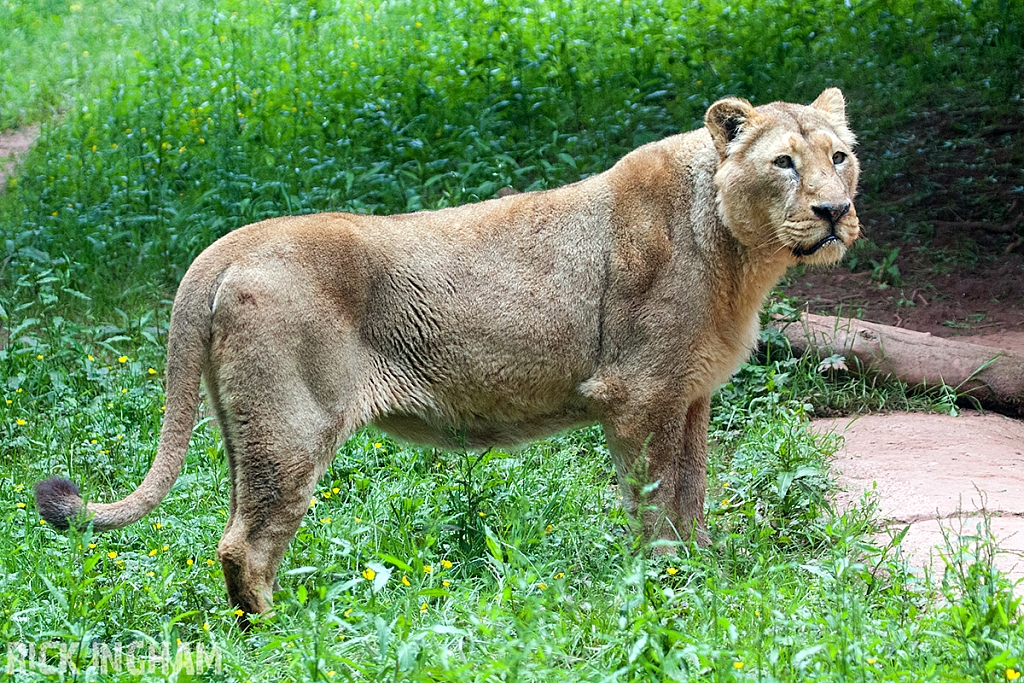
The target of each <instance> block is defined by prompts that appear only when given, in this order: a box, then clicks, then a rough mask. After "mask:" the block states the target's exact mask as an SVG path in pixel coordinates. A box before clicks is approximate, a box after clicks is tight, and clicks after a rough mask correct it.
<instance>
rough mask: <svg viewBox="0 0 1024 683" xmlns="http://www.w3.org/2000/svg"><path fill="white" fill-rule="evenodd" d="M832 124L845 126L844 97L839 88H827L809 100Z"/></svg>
mask: <svg viewBox="0 0 1024 683" xmlns="http://www.w3.org/2000/svg"><path fill="white" fill-rule="evenodd" d="M811 106H812V107H814V108H815V109H817V110H818V111H820V112H822V113H823V114H825V117H826V118H827V119H828V120H829V122H831V123H832V125H834V126H846V98H845V97H843V91H842V90H840V89H839V88H827V89H826V90H825V91H824V92H822V93H821V94H820V95H818V99H816V100H814V101H813V102H811Z"/></svg>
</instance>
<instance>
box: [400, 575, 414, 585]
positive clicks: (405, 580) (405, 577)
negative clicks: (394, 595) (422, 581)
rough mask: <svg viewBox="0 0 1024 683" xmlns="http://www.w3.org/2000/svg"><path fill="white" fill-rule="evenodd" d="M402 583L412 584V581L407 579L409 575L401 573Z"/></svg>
mask: <svg viewBox="0 0 1024 683" xmlns="http://www.w3.org/2000/svg"><path fill="white" fill-rule="evenodd" d="M402 585H403V586H411V585H412V582H410V581H409V577H408V576H405V575H404V574H403V575H402Z"/></svg>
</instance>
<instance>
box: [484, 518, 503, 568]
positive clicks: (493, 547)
mask: <svg viewBox="0 0 1024 683" xmlns="http://www.w3.org/2000/svg"><path fill="white" fill-rule="evenodd" d="M484 541H485V542H486V543H487V550H489V551H490V553H491V557H493V558H494V559H495V560H497V562H498V564H504V563H505V553H504V552H503V551H502V549H501V544H500V541H498V539H497V537H495V535H494V532H493V531H491V528H490V527H489V526H487V525H486V524H485V525H484Z"/></svg>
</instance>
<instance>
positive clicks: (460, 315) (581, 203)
mask: <svg viewBox="0 0 1024 683" xmlns="http://www.w3.org/2000/svg"><path fill="white" fill-rule="evenodd" d="M853 144H854V139H853V136H852V134H851V133H850V131H849V129H848V128H847V125H846V119H845V113H844V105H843V99H842V94H841V93H840V92H839V91H838V90H835V89H831V90H826V91H825V92H824V93H823V94H822V95H821V97H819V98H818V100H816V101H815V103H814V104H812V105H810V106H799V105H793V104H785V103H773V104H769V105H765V106H762V107H758V108H753V107H751V105H750V104H749V103H747V102H746V101H745V100H738V99H727V100H722V101H719V102H716V103H715V104H714V105H712V106H711V107H710V108H709V110H708V112H707V117H706V127H705V128H702V129H700V130H697V131H694V132H691V133H687V134H684V135H677V136H674V137H670V138H667V139H665V140H662V141H660V142H656V143H652V144H649V145H645V146H643V147H641V148H639V149H637V150H635V151H634V152H632V153H631V154H629V155H627V156H626V157H625V158H623V159H622V160H621V161H620V162H619V163H618V164H616V165H615V166H614V167H613V168H611V169H610V170H608V171H607V172H605V173H602V174H600V175H596V176H593V177H591V178H588V179H587V180H584V181H581V182H579V183H576V184H573V185H569V186H566V187H562V188H559V189H555V190H550V191H547V192H533V193H526V194H512V195H509V196H506V197H504V198H500V199H495V200H491V201H485V202H481V203H479V204H474V205H470V206H462V207H458V208H451V209H445V210H442V211H434V212H422V213H417V214H411V215H401V216H391V217H377V216H357V215H348V214H340V213H334V214H330V213H328V214H319V215H312V216H301V217H291V218H280V219H274V220H268V221H264V222H262V223H257V224H255V225H250V226H247V227H245V228H241V229H239V230H236V231H235V232H233V233H231V234H229V235H227V236H225V237H223V238H222V239H220V240H218V241H217V242H216V243H214V244H213V245H211V246H210V247H209V248H208V249H207V250H206V251H204V252H203V253H202V254H201V255H200V256H199V257H198V258H197V259H196V260H195V262H194V263H193V264H192V266H191V268H189V270H188V273H187V274H186V275H185V278H184V279H183V280H182V282H181V286H180V288H179V290H178V295H177V297H176V299H175V302H174V309H173V314H172V318H171V327H170V334H169V345H168V362H167V412H166V415H167V417H166V421H165V423H164V428H163V433H162V435H161V441H160V447H159V450H158V453H157V456H156V460H155V462H154V463H153V467H152V469H151V470H150V472H149V474H148V475H147V476H146V478H145V480H144V481H143V483H142V484H141V485H140V486H139V488H138V489H137V490H136V491H135V492H134V493H132V494H131V495H130V496H128V497H127V498H126V499H124V500H122V501H120V502H118V503H113V504H110V505H97V504H90V505H88V507H87V512H88V513H89V514H91V515H92V521H93V524H94V525H95V526H96V528H98V529H108V528H114V527H120V526H124V525H125V524H129V523H131V522H133V521H135V520H138V519H140V518H142V517H143V516H144V515H146V514H148V513H149V512H150V511H151V510H152V509H153V508H154V507H155V506H156V505H157V504H158V502H159V501H160V500H161V499H162V498H163V497H164V496H165V495H166V493H167V491H168V490H169V489H170V487H171V485H172V484H173V482H174V480H175V479H176V477H177V476H178V473H179V471H180V469H181V464H182V460H183V458H184V455H185V451H186V449H187V445H188V441H189V436H190V434H191V429H192V423H193V418H194V414H195V409H196V405H197V403H198V400H199V394H198V388H199V380H200V374H202V375H203V377H204V378H205V382H206V386H207V389H208V392H209V395H210V399H211V402H212V404H213V406H214V409H215V411H216V414H217V418H218V420H219V422H220V425H221V428H222V430H223V432H224V438H225V442H226V449H227V453H228V457H229V463H230V469H231V482H232V485H231V504H230V508H231V510H230V516H229V521H228V524H227V529H226V530H225V532H224V537H223V539H222V540H221V542H220V545H219V547H218V555H219V557H220V560H221V562H222V563H223V566H224V575H225V579H226V581H227V586H228V592H229V594H230V598H231V600H232V602H233V603H234V604H236V605H238V606H239V607H241V608H242V609H243V610H245V611H247V612H262V611H264V610H266V609H268V606H269V601H270V598H271V592H272V586H273V585H274V577H275V573H276V571H277V567H278V564H279V563H280V561H281V557H282V555H283V553H284V551H285V547H286V545H287V543H288V541H289V540H290V539H291V538H292V536H293V535H294V533H295V531H296V529H297V528H298V525H299V522H300V520H301V519H302V516H303V515H304V514H305V513H306V510H307V507H308V504H309V500H310V497H311V496H312V495H313V493H314V490H315V487H316V484H317V481H318V480H319V478H320V476H321V475H322V474H323V472H324V471H325V469H326V468H327V466H328V464H329V463H330V461H331V459H332V457H333V456H334V453H335V450H336V449H337V448H338V446H339V445H340V444H341V443H343V442H344V440H345V439H347V438H348V437H349V436H350V435H351V434H352V433H353V432H355V431H356V430H357V429H359V428H360V427H362V426H364V425H366V424H371V423H372V424H376V425H378V426H380V427H381V428H383V429H385V430H386V431H388V432H389V433H391V434H394V435H395V436H396V437H398V438H401V439H407V440H409V441H413V442H418V443H430V444H437V445H440V446H445V447H463V446H465V447H469V448H483V447H488V446H494V445H509V444H516V443H522V442H524V441H528V440H530V439H534V438H537V437H540V436H543V435H546V434H549V433H551V432H557V431H560V430H565V429H569V428H571V427H574V426H577V425H584V424H589V423H593V422H600V423H601V424H603V425H604V427H605V430H606V434H607V436H608V442H609V446H610V449H611V451H612V454H613V456H614V461H615V465H616V468H617V470H618V474H619V481H620V485H621V490H622V493H623V497H624V499H625V504H626V506H627V508H628V509H629V510H630V511H631V512H634V513H637V514H638V516H639V517H640V520H641V522H642V527H643V530H644V532H645V534H646V536H647V538H649V539H658V538H664V539H678V538H683V539H686V538H688V537H689V536H690V534H691V533H692V532H693V531H697V532H698V534H700V533H702V529H703V510H704V489H705V448H706V437H707V424H708V415H709V401H710V395H711V392H712V391H713V390H714V389H715V388H716V387H717V386H719V385H720V384H721V383H722V382H724V381H725V380H726V379H727V378H728V377H729V375H730V374H731V373H732V372H733V371H734V370H735V369H736V367H737V366H738V365H739V363H741V362H742V361H743V360H744V359H745V358H746V357H747V356H748V354H749V353H750V350H751V348H752V347H753V345H754V343H755V339H756V335H757V331H758V312H759V310H760V308H761V305H762V302H763V300H764V298H765V295H766V294H767V293H768V291H769V290H770V289H771V287H772V286H773V285H774V284H775V283H776V282H777V281H778V279H779V277H780V276H781V275H782V274H783V273H784V272H785V270H786V268H787V267H788V266H791V265H794V264H796V263H798V262H800V261H805V262H808V263H832V262H835V261H837V260H838V259H839V258H841V257H842V255H843V253H844V252H845V250H846V248H847V247H848V246H849V245H850V244H851V243H852V242H853V241H854V240H855V239H856V238H857V236H858V223H857V218H856V212H855V211H854V210H853V207H852V205H851V204H852V197H853V195H854V193H855V188H856V185H857V173H858V169H857V160H856V158H855V157H854V156H853V153H852V150H851V147H852V145H853ZM836 152H842V153H845V154H846V155H847V157H846V160H845V161H844V162H842V163H839V164H838V165H834V164H833V158H834V156H833V155H835V154H836ZM780 155H787V156H788V157H790V158H791V159H792V160H793V163H794V168H792V169H784V168H780V167H779V166H778V165H777V163H779V162H778V160H779V159H780ZM836 158H838V157H836ZM843 204H845V205H849V206H848V208H847V209H846V212H845V213H844V214H843V215H842V216H841V217H840V218H839V219H838V221H835V225H833V224H832V223H833V221H832V220H831V219H827V218H823V217H822V216H821V215H820V214H821V212H822V211H823V209H822V208H821V207H822V206H828V207H832V208H831V209H830V210H834V211H835V213H836V214H837V215H838V213H839V211H838V209H836V208H835V207H838V206H840V205H843ZM816 206H817V207H818V208H817V209H815V208H814V207H816ZM816 210H817V211H818V213H817V214H816V213H815V211H816ZM828 215H831V214H828ZM830 234H832V235H834V236H835V237H836V239H835V240H834V241H831V242H829V243H827V244H824V246H821V248H820V249H819V250H818V251H816V252H814V253H813V254H810V253H807V254H806V255H803V256H798V255H797V254H802V253H805V252H809V251H810V250H811V249H812V247H813V246H814V245H816V244H818V243H819V242H822V240H823V239H824V238H826V237H827V236H829V235H830ZM646 482H657V486H656V488H655V489H654V491H653V493H652V494H651V495H650V499H649V501H646V502H647V503H648V505H646V506H645V505H643V504H644V501H641V500H639V491H640V487H641V486H642V485H643V484H645V483H646ZM58 489H59V490H58ZM81 504H82V503H81V500H80V499H78V498H77V492H75V493H74V494H72V493H67V492H66V491H64V490H63V489H60V487H59V486H56V488H55V487H54V486H53V485H51V486H50V487H49V488H47V487H46V486H42V485H41V493H40V495H39V505H40V510H41V511H44V510H45V511H48V512H49V514H50V515H51V516H52V517H54V518H60V517H61V515H64V517H63V519H64V522H65V524H66V523H67V519H68V517H70V516H72V513H74V512H77V511H80V509H81Z"/></svg>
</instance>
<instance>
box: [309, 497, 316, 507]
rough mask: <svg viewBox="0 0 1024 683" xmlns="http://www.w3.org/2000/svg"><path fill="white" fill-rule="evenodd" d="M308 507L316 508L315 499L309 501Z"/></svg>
mask: <svg viewBox="0 0 1024 683" xmlns="http://www.w3.org/2000/svg"><path fill="white" fill-rule="evenodd" d="M309 507H316V498H310V499H309Z"/></svg>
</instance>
